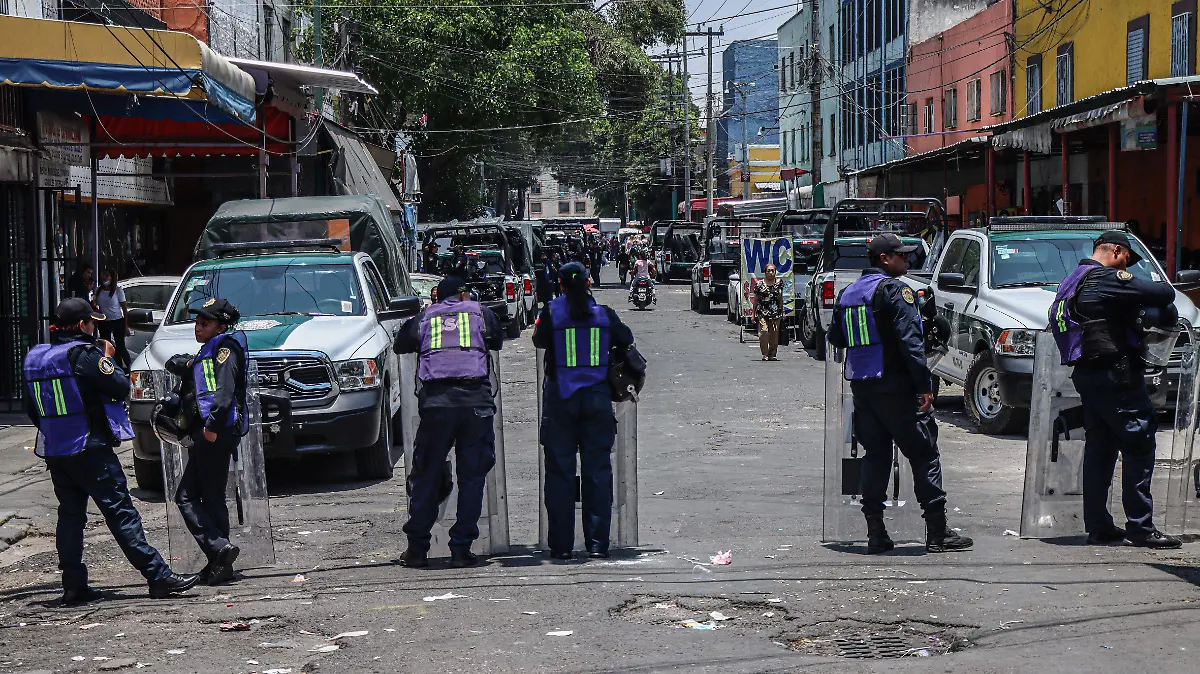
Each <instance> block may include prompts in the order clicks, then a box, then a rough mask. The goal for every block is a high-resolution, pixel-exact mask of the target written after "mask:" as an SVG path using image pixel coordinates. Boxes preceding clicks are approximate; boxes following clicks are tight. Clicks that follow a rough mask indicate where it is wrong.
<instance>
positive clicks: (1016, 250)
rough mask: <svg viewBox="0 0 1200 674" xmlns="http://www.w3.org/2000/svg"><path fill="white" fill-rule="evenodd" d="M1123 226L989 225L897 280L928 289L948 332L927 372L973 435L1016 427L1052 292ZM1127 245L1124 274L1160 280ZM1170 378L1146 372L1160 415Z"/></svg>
mask: <svg viewBox="0 0 1200 674" xmlns="http://www.w3.org/2000/svg"><path fill="white" fill-rule="evenodd" d="M1124 228H1125V225H1124V223H1110V222H1104V219H1103V218H1097V217H1071V218H1055V217H1032V218H1028V217H1027V218H993V219H992V220H991V222H990V223H989V225H988V226H987V227H981V228H976V229H964V230H959V231H956V232H954V234H953V235H951V236H950V238H949V239H948V240H947V242H946V246H945V248H944V252H943V254H942V255H941V257H940V259H938V260H937V263H936V265H935V266H934V269H933V272H932V273H926V274H923V273H920V272H913V273H910V274H909V275H908V276H906V277H904V279H905V281H906V282H907V283H908V284H909V285H910V286H912V287H913V288H914V289H921V288H926V287H932V288H933V291H934V297H935V298H936V302H937V310H938V314H939V315H941V316H944V317H945V318H946V319H947V320H948V321H949V323H950V326H951V330H950V341H949V344H948V348H949V351H948V353H947V354H946V356H945V357H944V358H942V359H941V360H940V361H939V362H938V363H937V364H936V365H935V366H934V368H933V374H934V385H935V390H936V386H937V380H938V378H941V379H942V380H945V381H946V382H949V383H952V384H958V385H961V386H962V387H963V389H964V406H965V408H966V412H967V415H968V416H969V417H970V418H971V421H972V422H973V423H974V425H975V427H976V428H977V429H978V430H979V431H980V432H983V433H1010V432H1017V431H1019V430H1020V429H1022V428H1024V426H1025V425H1026V423H1027V419H1028V411H1029V396H1030V391H1031V388H1032V381H1033V344H1034V336H1035V334H1036V333H1037V332H1038V331H1040V330H1045V329H1046V321H1047V319H1046V312H1047V311H1048V310H1049V308H1050V304H1051V303H1052V301H1053V300H1054V293H1055V292H1056V291H1057V290H1058V284H1059V283H1060V282H1061V281H1062V279H1064V278H1066V276H1067V274H1069V273H1070V272H1071V270H1072V269H1074V268H1075V266H1076V265H1077V264H1078V263H1079V261H1080V260H1081V259H1083V258H1086V257H1090V256H1091V254H1092V245H1093V242H1094V241H1095V240H1096V238H1098V237H1099V236H1100V234H1101V233H1102V232H1104V231H1106V230H1110V229H1124ZM1130 239H1131V240H1132V241H1133V245H1134V248H1135V250H1136V252H1137V253H1138V254H1139V255H1141V256H1142V259H1141V261H1139V262H1138V263H1137V264H1136V265H1134V266H1133V267H1131V268H1130V269H1129V271H1130V272H1132V273H1133V274H1134V275H1135V276H1138V277H1140V278H1145V279H1149V280H1154V281H1161V280H1163V279H1165V278H1167V276H1166V274H1165V272H1164V271H1163V269H1162V267H1160V266H1159V265H1158V263H1157V262H1156V261H1155V260H1154V256H1153V255H1151V254H1150V253H1149V252H1148V251H1147V250H1146V247H1145V246H1144V245H1143V244H1142V242H1141V241H1139V240H1137V239H1136V238H1135V237H1133V236H1130ZM1181 274H1188V272H1181ZM1179 280H1182V279H1179ZM1175 306H1176V308H1177V309H1178V310H1179V316H1180V317H1181V318H1183V319H1184V320H1186V321H1188V322H1190V323H1191V324H1192V325H1200V312H1198V311H1197V309H1196V306H1195V305H1194V304H1192V302H1191V300H1189V299H1188V298H1187V297H1186V296H1185V295H1183V294H1182V293H1178V294H1177V295H1176V299H1175ZM1173 360H1174V359H1173ZM1177 380H1178V375H1177V374H1176V375H1174V376H1172V373H1171V370H1170V366H1168V368H1167V369H1166V370H1164V369H1162V368H1158V369H1155V368H1151V369H1148V370H1147V371H1146V384H1147V386H1148V388H1149V390H1150V394H1151V397H1152V398H1153V399H1154V401H1155V404H1156V405H1157V406H1158V407H1159V408H1160V409H1162V408H1164V407H1169V406H1171V405H1173V404H1174V400H1173V395H1172V394H1173V392H1174V390H1175V387H1176V385H1177Z"/></svg>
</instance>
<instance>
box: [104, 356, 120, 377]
mask: <svg viewBox="0 0 1200 674" xmlns="http://www.w3.org/2000/svg"><path fill="white" fill-rule="evenodd" d="M116 371H117V365H116V363H114V362H113V359H112V358H109V357H108V356H105V357H103V358H101V359H100V374H112V373H114V372H116Z"/></svg>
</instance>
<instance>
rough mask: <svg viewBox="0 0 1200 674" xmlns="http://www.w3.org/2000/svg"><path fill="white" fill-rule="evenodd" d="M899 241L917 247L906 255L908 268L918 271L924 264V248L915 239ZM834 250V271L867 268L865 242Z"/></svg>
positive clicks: (840, 246) (841, 245) (841, 246)
mask: <svg viewBox="0 0 1200 674" xmlns="http://www.w3.org/2000/svg"><path fill="white" fill-rule="evenodd" d="M901 241H903V242H904V243H905V244H906V245H914V244H915V245H916V246H917V249H916V250H914V251H913V252H911V253H909V254H908V268H909V269H920V268H921V265H922V264H924V263H925V247H924V246H922V245H921V244H920V243H919V242H918V241H917V240H916V239H912V238H907V237H906V238H904V239H901ZM835 250H836V257H835V258H834V261H833V268H834V269H837V270H839V271H846V270H858V269H866V268H867V267H868V266H869V262H868V257H867V244H866V242H862V243H858V242H856V243H845V244H838V245H837V246H836V247H835Z"/></svg>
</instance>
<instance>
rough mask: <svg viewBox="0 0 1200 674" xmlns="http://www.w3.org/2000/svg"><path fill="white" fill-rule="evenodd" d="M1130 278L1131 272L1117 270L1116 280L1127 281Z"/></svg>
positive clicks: (1131, 276)
mask: <svg viewBox="0 0 1200 674" xmlns="http://www.w3.org/2000/svg"><path fill="white" fill-rule="evenodd" d="M1132 278H1133V274H1130V273H1129V272H1127V271H1125V270H1124V269H1122V270H1120V271H1118V272H1117V280H1118V281H1128V280H1130V279H1132Z"/></svg>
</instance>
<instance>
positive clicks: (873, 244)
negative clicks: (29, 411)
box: [867, 232, 917, 260]
mask: <svg viewBox="0 0 1200 674" xmlns="http://www.w3.org/2000/svg"><path fill="white" fill-rule="evenodd" d="M916 249H917V246H916V244H910V245H905V243H904V242H903V241H901V240H900V237H898V236H896V235H895V234H892V233H891V232H884V233H882V234H876V235H875V236H874V237H872V239H871V240H870V242H868V243H867V254H868V255H870V256H871V259H872V260H874V259H875V258H876V257H878V256H879V255H881V254H883V253H911V252H913V251H914V250H916Z"/></svg>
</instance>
